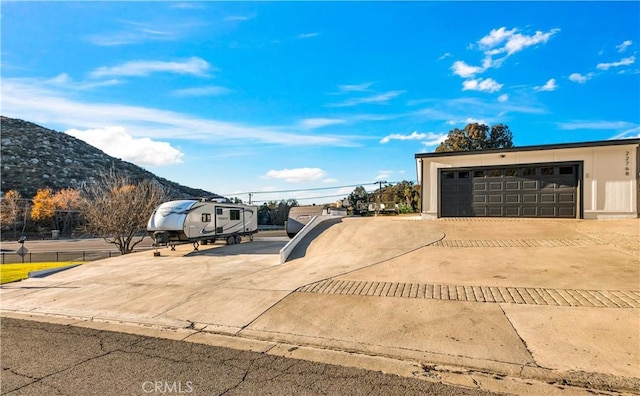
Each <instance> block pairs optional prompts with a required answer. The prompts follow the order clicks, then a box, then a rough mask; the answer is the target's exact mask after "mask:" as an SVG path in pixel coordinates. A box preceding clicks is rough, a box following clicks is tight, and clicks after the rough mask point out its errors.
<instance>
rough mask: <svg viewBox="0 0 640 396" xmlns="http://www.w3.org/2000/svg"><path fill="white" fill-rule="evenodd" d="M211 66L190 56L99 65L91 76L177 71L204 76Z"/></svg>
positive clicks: (142, 74)
mask: <svg viewBox="0 0 640 396" xmlns="http://www.w3.org/2000/svg"><path fill="white" fill-rule="evenodd" d="M210 68H211V66H210V65H209V63H208V62H207V61H205V60H204V59H201V58H197V57H192V58H190V59H188V60H186V61H182V62H164V61H142V60H141V61H132V62H126V63H123V64H122V65H118V66H113V67H106V66H103V67H99V68H97V69H96V70H94V71H93V72H91V76H92V77H95V78H100V77H106V76H147V75H149V74H151V73H177V74H191V75H196V76H205V75H206V71H207V70H209V69H210Z"/></svg>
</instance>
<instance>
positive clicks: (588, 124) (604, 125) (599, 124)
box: [558, 121, 637, 130]
mask: <svg viewBox="0 0 640 396" xmlns="http://www.w3.org/2000/svg"><path fill="white" fill-rule="evenodd" d="M558 127H559V128H560V129H564V130H577V129H609V130H620V129H626V128H632V127H637V126H636V125H635V124H632V123H630V122H627V121H572V122H561V123H558Z"/></svg>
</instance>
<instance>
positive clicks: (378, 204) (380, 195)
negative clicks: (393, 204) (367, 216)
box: [376, 180, 386, 217]
mask: <svg viewBox="0 0 640 396" xmlns="http://www.w3.org/2000/svg"><path fill="white" fill-rule="evenodd" d="M382 183H386V181H382V180H380V181H378V184H379V185H380V190H379V191H378V203H377V204H376V217H378V212H379V211H380V204H381V203H382Z"/></svg>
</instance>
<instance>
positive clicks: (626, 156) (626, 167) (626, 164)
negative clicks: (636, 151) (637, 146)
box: [624, 150, 629, 176]
mask: <svg viewBox="0 0 640 396" xmlns="http://www.w3.org/2000/svg"><path fill="white" fill-rule="evenodd" d="M624 174H625V176H629V151H628V150H627V151H625V153H624Z"/></svg>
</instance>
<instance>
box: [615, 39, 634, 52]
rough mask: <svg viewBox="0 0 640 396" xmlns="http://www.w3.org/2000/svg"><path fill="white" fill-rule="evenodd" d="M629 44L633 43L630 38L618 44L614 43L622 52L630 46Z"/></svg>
mask: <svg viewBox="0 0 640 396" xmlns="http://www.w3.org/2000/svg"><path fill="white" fill-rule="evenodd" d="M631 44H633V42H632V41H631V40H625V41H623V42H622V43H620V44H619V45H616V48H617V49H618V52H624V51H626V50H627V48H628V47H630V46H631Z"/></svg>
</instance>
